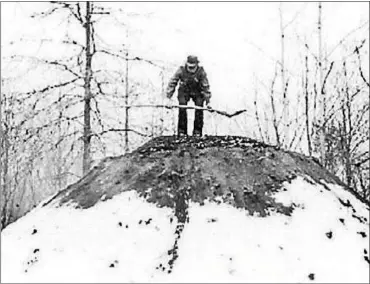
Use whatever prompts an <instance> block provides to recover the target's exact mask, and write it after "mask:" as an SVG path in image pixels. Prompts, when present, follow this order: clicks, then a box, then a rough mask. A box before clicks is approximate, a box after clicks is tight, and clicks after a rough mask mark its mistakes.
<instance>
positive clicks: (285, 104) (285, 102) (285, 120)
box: [279, 2, 290, 145]
mask: <svg viewBox="0 0 370 284" xmlns="http://www.w3.org/2000/svg"><path fill="white" fill-rule="evenodd" d="M282 5H283V3H282V2H280V6H279V16H280V36H281V41H280V44H281V48H280V52H281V58H280V60H281V61H280V66H281V94H282V96H283V125H284V133H285V137H284V141H285V142H286V145H288V144H289V140H290V137H289V126H288V121H289V109H288V100H287V97H286V96H287V93H286V86H285V28H284V22H283V11H282Z"/></svg>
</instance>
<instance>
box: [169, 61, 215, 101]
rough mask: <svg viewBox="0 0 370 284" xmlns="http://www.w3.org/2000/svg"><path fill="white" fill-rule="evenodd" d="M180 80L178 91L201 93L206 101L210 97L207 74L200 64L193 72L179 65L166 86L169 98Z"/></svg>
mask: <svg viewBox="0 0 370 284" xmlns="http://www.w3.org/2000/svg"><path fill="white" fill-rule="evenodd" d="M178 82H180V86H179V92H186V93H189V94H194V95H197V94H202V95H203V96H204V99H205V100H206V102H209V100H210V98H211V92H210V90H209V82H208V79H207V74H206V72H205V71H204V69H203V67H202V66H199V67H198V69H197V71H196V72H195V73H190V72H188V71H187V70H186V67H185V66H181V67H180V68H179V69H178V70H177V71H176V73H175V75H174V76H173V77H172V78H171V80H170V81H169V83H168V86H167V91H166V93H167V97H169V98H171V97H172V96H173V93H174V92H175V89H176V86H177V83H178Z"/></svg>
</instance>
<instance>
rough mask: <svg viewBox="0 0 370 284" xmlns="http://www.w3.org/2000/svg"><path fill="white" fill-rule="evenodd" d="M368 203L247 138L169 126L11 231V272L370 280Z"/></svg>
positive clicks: (86, 277) (40, 278)
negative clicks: (175, 132)
mask: <svg viewBox="0 0 370 284" xmlns="http://www.w3.org/2000/svg"><path fill="white" fill-rule="evenodd" d="M368 217H369V207H368V205H366V204H365V203H364V202H362V201H361V200H359V199H358V198H357V197H355V196H354V195H353V194H352V193H351V192H349V191H348V190H347V189H346V188H345V186H344V185H343V184H341V183H340V181H339V180H338V179H337V178H336V177H335V176H333V175H331V174H330V173H328V172H327V171H326V170H325V169H323V168H322V167H321V166H320V164H319V163H318V162H317V161H315V160H313V159H311V158H308V157H305V156H303V155H300V154H297V153H291V152H287V151H283V150H281V149H278V148H276V147H272V146H268V145H265V144H262V143H259V142H257V141H254V140H251V139H248V138H244V137H203V138H192V137H188V138H181V139H176V138H174V137H159V138H156V139H153V140H152V141H150V142H148V143H147V144H145V145H143V146H142V147H140V148H138V149H137V150H136V151H134V152H132V153H130V154H127V155H125V156H121V157H115V158H107V159H105V160H103V161H102V162H101V163H100V164H99V165H98V166H97V167H95V168H94V169H92V170H91V171H90V172H89V173H88V175H86V176H85V177H84V178H83V179H81V180H80V181H79V182H77V183H76V184H73V185H71V186H69V187H68V188H66V189H65V190H63V191H61V192H59V193H58V194H56V195H55V196H54V197H52V198H51V199H49V200H47V201H46V202H44V203H43V204H41V205H40V206H39V207H38V208H36V209H35V210H33V211H32V212H30V213H29V214H28V215H26V216H25V217H23V218H21V219H20V220H18V221H17V222H15V223H13V224H11V225H10V226H8V227H7V228H6V229H5V230H3V232H2V242H1V246H2V263H1V276H2V277H1V278H2V279H1V280H2V282H28V283H30V282H37V283H40V282H48V283H50V282H244V283H245V282H254V283H255V282H285V283H287V282H291V283H292V282H294V283H297V282H320V283H322V282H332V283H333V282H336V283H338V282H343V283H349V282H354V283H359V282H361V283H368V282H369V219H368Z"/></svg>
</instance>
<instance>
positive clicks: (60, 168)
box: [57, 90, 63, 190]
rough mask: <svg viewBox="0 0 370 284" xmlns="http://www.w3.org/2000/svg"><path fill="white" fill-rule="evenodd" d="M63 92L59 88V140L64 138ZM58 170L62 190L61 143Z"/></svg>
mask: <svg viewBox="0 0 370 284" xmlns="http://www.w3.org/2000/svg"><path fill="white" fill-rule="evenodd" d="M61 97H62V92H61V90H59V98H58V101H59V106H58V108H59V120H58V125H57V127H58V141H59V140H60V139H61V138H62V117H63V107H62V99H61ZM57 151H58V152H57V163H58V164H57V171H58V174H57V175H58V177H57V183H58V190H61V189H62V171H63V168H62V163H63V162H62V147H61V145H58V149H57Z"/></svg>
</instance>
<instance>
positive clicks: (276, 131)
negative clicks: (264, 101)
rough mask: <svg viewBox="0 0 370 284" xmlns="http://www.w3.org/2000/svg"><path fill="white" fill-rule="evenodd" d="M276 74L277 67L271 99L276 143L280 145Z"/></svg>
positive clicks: (272, 84)
mask: <svg viewBox="0 0 370 284" xmlns="http://www.w3.org/2000/svg"><path fill="white" fill-rule="evenodd" d="M276 76H277V71H276V68H275V75H274V78H273V80H272V83H271V92H270V100H271V108H272V123H273V126H274V130H275V137H276V144H277V146H279V147H280V146H281V142H280V134H279V129H278V120H277V119H278V118H277V114H276V109H275V100H274V85H275V80H276Z"/></svg>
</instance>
